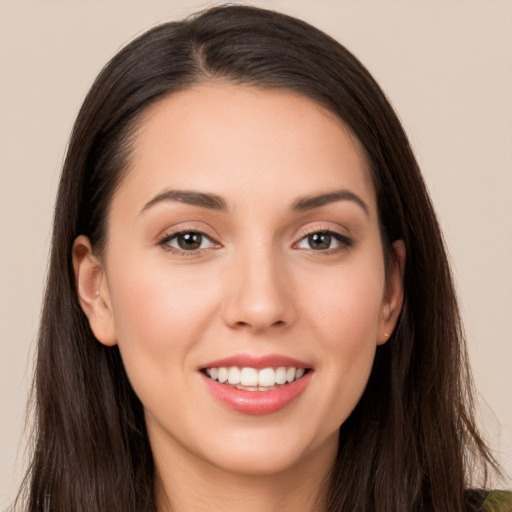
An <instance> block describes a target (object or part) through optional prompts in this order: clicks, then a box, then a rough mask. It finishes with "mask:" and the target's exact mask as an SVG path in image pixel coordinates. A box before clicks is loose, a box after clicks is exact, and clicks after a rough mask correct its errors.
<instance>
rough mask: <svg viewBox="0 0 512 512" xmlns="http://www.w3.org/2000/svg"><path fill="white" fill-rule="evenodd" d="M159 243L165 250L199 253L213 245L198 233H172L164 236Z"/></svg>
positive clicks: (208, 239)
mask: <svg viewBox="0 0 512 512" xmlns="http://www.w3.org/2000/svg"><path fill="white" fill-rule="evenodd" d="M159 243H160V245H162V246H164V247H165V248H168V249H170V250H175V251H180V252H193V251H200V250H201V249H208V248H209V247H213V246H214V245H215V244H214V242H213V241H212V239H211V238H210V237H209V236H207V235H205V234H204V233H200V232H198V231H183V232H181V233H174V234H172V235H168V236H165V237H164V238H163V239H162V240H161V241H160V242H159Z"/></svg>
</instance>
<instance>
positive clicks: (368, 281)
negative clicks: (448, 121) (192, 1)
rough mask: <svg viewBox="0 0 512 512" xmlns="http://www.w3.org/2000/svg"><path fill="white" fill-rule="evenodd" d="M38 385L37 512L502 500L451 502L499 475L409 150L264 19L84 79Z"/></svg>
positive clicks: (341, 79)
mask: <svg viewBox="0 0 512 512" xmlns="http://www.w3.org/2000/svg"><path fill="white" fill-rule="evenodd" d="M36 372H37V373H36V383H35V389H36V395H35V400H36V414H37V429H36V440H35V451H34V456H33V461H32V467H31V471H30V473H29V477H28V479H27V492H28V503H27V505H28V506H27V509H28V510H30V511H35V510H41V511H42V510H55V511H64V510H77V511H79V510H84V511H85V510H101V511H115V510H119V511H127V510H134V511H143V510H158V511H166V510H205V509H208V510H234V511H236V510H244V511H251V510H261V509H263V508H265V509H270V510H289V509H290V510H291V509H292V508H293V510H308V511H311V510H326V511H338V510H339V511H342V510H343V511H384V510H385V511H390V510H393V511H404V512H405V511H413V510H417V511H420V510H433V511H445V510H451V511H452V510H453V511H462V510H481V509H482V507H486V508H487V509H489V510H490V509H491V508H490V507H491V506H492V503H491V502H492V500H493V499H494V500H495V499H496V498H495V497H493V496H491V497H490V498H488V497H487V496H486V493H485V492H484V491H482V492H475V491H473V492H471V491H469V489H470V487H471V485H472V480H471V477H472V472H473V471H476V469H475V468H477V469H478V468H480V469H481V470H484V471H486V468H487V467H488V466H490V467H493V466H494V462H493V458H492V456H491V454H490V453H489V451H488V449H487V448H486V446H485V444H484V442H483V441H482V439H481V438H480V436H479V435H478V432H477V431H476V428H475V424H474V420H473V416H472V402H471V398H472V395H471V386H470V382H469V379H468V377H467V367H466V359H465V349H464V343H463V336H462V330H461V325H460V319H459V314H458V310H457V304H456V300H455V294H454V290H453V284H452V280H451V276H450V271H449V268H448V264H447V259H446V255H445V251H444V247H443V244H442V237H441V234H440V230H439V227H438V224H437V221H436V218H435V215H434V212H433V209H432V206H431V204H430V200H429V198H428V194H427V192H426V189H425V186H424V184H423V181H422V178H421V175H420V173H419V169H418V166H417V164H416V162H415V159H414V156H413V155H412V152H411V150H410V147H409V144H408V141H407V138H406V136H405V134H404V132H403V129H402V128H401V126H400V123H399V121H398V119H397V118H396V115H395V114H394V113H393V110H392V109H391V107H390V105H389V103H388V102H387V100H386V99H385V97H384V95H383V93H382V92H381V90H380V89H379V87H378V86H377V84H376V83H375V82H374V80H373V79H372V78H371V76H370V75H369V74H368V72H367V71H366V70H365V69H364V68H363V67H362V66H361V64H360V63H359V62H358V61H357V60H356V59H355V58H354V57H353V56H352V55H351V54H350V53H349V52H348V51H347V50H346V49H344V48H343V47H341V46H340V45H339V44H338V43H336V42H335V41H333V40H332V39H330V38H329V37H328V36H326V35H325V34H323V33H321V32H319V31H317V30H316V29H314V28H312V27H310V26H309V25H307V24H305V23H303V22H300V21H297V20H294V19H292V18H288V17H286V16H283V15H279V14H275V13H271V12H268V11H264V10H259V9H254V8H248V7H224V8H216V9H211V10H209V11H206V12H204V13H203V14H201V15H199V16H197V17H194V18H191V19H190V20H187V21H184V22H180V23H171V24H166V25H162V26H160V27H157V28H155V29H153V30H151V31H149V32H148V33H146V34H145V35H143V36H141V37H140V38H139V39H137V40H136V41H134V42H133V43H131V44H130V45H128V46H127V47H126V48H125V49H123V50H122V51H121V52H120V53H119V54H118V55H117V56H116V57H114V59H113V60H112V61H111V62H110V63H109V64H108V65H107V67H106V68H105V69H104V70H103V72H102V73H101V74H100V76H99V77H98V79H97V81H96V82H95V84H94V85H93V87H92V89H91V91H90V93H89V95H88V96H87V98H86V100H85V102H84V105H83V107H82V109H81V112H80V114H79V116H78V119H77V121H76V124H75V127H74V130H73V135H72V138H71V141H70V145H69V150H68V155H67V158H66V162H65V165H64V170H63V174H62V178H61V182H60V188H59V193H58V199H57V206H56V213H55V224H54V235H53V242H52V258H51V263H50V273H49V278H48V286H47V291H46V296H45V306H44V311H43V318H42V323H41V331H40V337H39V351H38V361H37V370H36ZM485 500H486V501H487V502H486V504H485V505H483V502H484V501H485Z"/></svg>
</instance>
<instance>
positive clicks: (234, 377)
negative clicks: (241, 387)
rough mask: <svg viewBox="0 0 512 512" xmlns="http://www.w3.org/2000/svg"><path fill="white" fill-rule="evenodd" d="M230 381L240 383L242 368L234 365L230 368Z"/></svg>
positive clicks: (230, 382)
mask: <svg viewBox="0 0 512 512" xmlns="http://www.w3.org/2000/svg"><path fill="white" fill-rule="evenodd" d="M228 383H229V384H240V370H239V369H238V368H237V367H236V366H232V367H231V368H230V369H229V370H228Z"/></svg>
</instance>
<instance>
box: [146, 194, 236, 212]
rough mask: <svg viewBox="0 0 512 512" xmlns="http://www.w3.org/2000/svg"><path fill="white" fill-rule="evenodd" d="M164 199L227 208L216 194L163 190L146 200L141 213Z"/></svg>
mask: <svg viewBox="0 0 512 512" xmlns="http://www.w3.org/2000/svg"><path fill="white" fill-rule="evenodd" d="M166 201H177V202H179V203H185V204H190V205H192V206H199V207H200V208H208V209H210V210H219V211H226V210H227V205H226V201H224V199H223V198H222V197H220V196H218V195H216V194H210V193H205V192H196V191H193V190H165V191H164V192H162V193H160V194H158V195H156V196H155V197H153V199H151V200H150V201H148V202H147V203H146V204H145V205H144V207H143V208H142V210H141V213H143V212H145V211H146V210H148V209H149V208H151V207H152V206H155V205H156V204H158V203H162V202H166Z"/></svg>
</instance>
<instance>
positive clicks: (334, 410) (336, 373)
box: [306, 262, 384, 430]
mask: <svg viewBox="0 0 512 512" xmlns="http://www.w3.org/2000/svg"><path fill="white" fill-rule="evenodd" d="M371 268H373V270H372V271H371V272H370V271H369V270H371ZM379 268H380V267H379V265H378V262H377V265H376V266H374V267H366V268H364V267H363V268H361V269H360V271H357V269H356V268H354V267H351V269H350V271H347V272H343V271H340V272H339V273H338V274H337V275H336V278H334V277H333V275H332V274H331V277H330V279H329V280H327V279H326V280H325V283H324V286H323V290H322V291H320V287H319V286H318V285H319V284H320V282H319V281H318V280H317V282H316V286H314V287H310V288H309V290H308V292H307V293H308V295H309V301H308V304H309V306H308V307H307V309H306V311H307V315H309V317H308V322H307V324H308V325H309V326H310V328H311V329H312V332H311V333H310V337H312V336H315V337H316V340H317V346H316V353H317V355H318V361H319V368H318V369H319V371H318V372H317V374H316V376H317V378H318V379H319V380H320V379H321V380H322V388H323V389H324V390H325V395H324V404H323V407H324V410H325V415H326V418H328V420H327V422H326V425H328V427H327V428H328V430H329V429H330V430H334V429H337V428H338V427H339V426H340V424H341V423H343V422H344V421H345V420H346V418H347V417H348V416H349V414H350V413H351V412H352V410H353V409H354V407H355V406H356V404H357V403H358V401H359V399H360V397H361V395H362V393H363V391H364V389H365V387H366V384H367V382H368V378H369V376H370V373H371V369H372V366H373V361H374V358H375V351H376V346H377V339H378V336H379V327H380V317H381V306H382V295H383V286H384V277H383V273H380V272H379V271H376V270H375V269H379Z"/></svg>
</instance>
